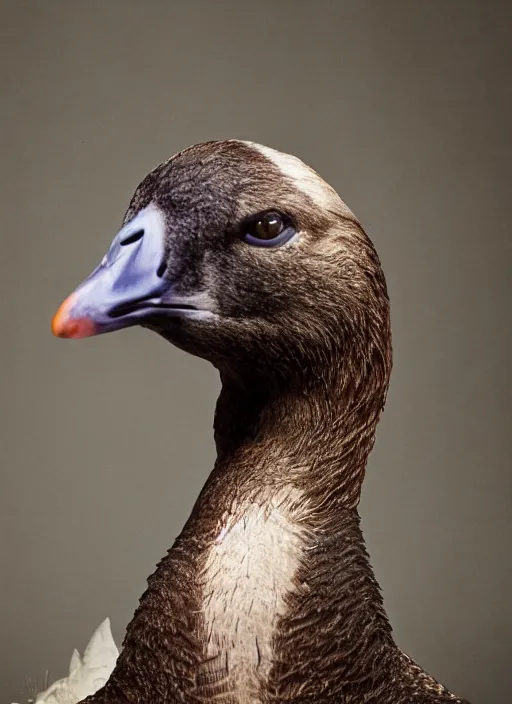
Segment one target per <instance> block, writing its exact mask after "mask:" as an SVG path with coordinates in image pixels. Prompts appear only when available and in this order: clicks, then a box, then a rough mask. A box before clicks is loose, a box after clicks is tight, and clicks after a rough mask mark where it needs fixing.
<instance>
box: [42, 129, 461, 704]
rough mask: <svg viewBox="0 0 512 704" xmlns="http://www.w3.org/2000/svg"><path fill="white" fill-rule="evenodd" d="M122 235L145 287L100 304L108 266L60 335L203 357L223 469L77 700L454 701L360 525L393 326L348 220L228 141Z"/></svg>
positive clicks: (69, 305) (139, 202)
mask: <svg viewBox="0 0 512 704" xmlns="http://www.w3.org/2000/svg"><path fill="white" fill-rule="evenodd" d="M265 213H277V216H274V215H273V216H272V217H274V218H275V217H277V218H278V220H277V221H278V223H281V224H282V232H281V235H279V237H280V238H281V239H279V237H278V239H277V240H275V242H277V244H276V246H271V245H272V242H274V240H272V238H270V240H267V241H266V242H265V241H263V242H258V241H255V239H256V240H257V236H256V238H255V237H253V236H252V235H250V236H248V233H249V234H250V232H253V234H254V232H256V233H261V232H263V234H264V236H263V240H265V237H266V235H265V232H264V231H263V230H261V228H260V226H259V225H257V226H255V225H254V223H255V222H256V223H261V222H262V219H261V218H264V217H265V215H264V214H265ZM258 218H260V220H258ZM273 222H274V224H273V225H272V227H274V226H275V222H276V221H275V219H274V221H273ZM133 223H135V224H133ZM267 224H268V222H267ZM130 228H131V229H130ZM251 228H253V229H252V230H251ZM254 228H255V229H254ZM283 228H284V229H283ZM121 232H122V233H124V234H122V237H121V240H120V241H119V242H121V246H124V245H126V247H130V246H134V247H139V246H140V247H141V249H140V252H142V254H140V257H142V258H143V259H144V267H145V268H144V267H142V265H139V264H137V266H138V267H139V268H138V269H137V271H139V270H140V271H143V274H141V276H143V278H144V277H148V281H151V286H153V288H151V291H150V287H149V284H148V294H147V296H146V298H144V296H142V297H141V296H140V292H139V294H138V295H137V296H135V295H134V296H133V298H132V299H131V298H130V295H131V294H130V288H129V286H128V287H126V286H124V288H122V295H121V294H119V291H118V290H117V289H115V287H111V289H110V288H109V289H108V290H109V292H110V291H111V290H112V291H114V290H116V291H117V293H116V294H115V295H116V296H117V297H118V298H119V296H120V295H121V300H120V302H119V300H118V299H117V298H116V306H115V307H112V305H111V304H110V303H109V305H110V308H109V307H108V306H107V305H106V304H105V305H104V300H103V299H102V297H101V296H103V295H104V294H103V292H104V291H105V290H106V288H105V287H107V288H108V286H110V283H108V286H107V284H106V283H105V277H106V276H107V274H108V275H110V274H109V272H108V271H106V270H105V271H104V270H103V269H102V268H101V267H100V272H99V274H97V273H96V274H95V275H94V276H93V278H92V280H89V281H88V282H86V284H84V286H83V287H81V288H79V289H77V291H76V292H75V294H73V297H72V298H71V299H69V300H68V301H67V302H66V303H65V304H63V307H62V308H61V310H60V311H59V313H58V315H57V316H56V319H55V321H54V332H55V333H56V334H58V335H61V336H64V337H81V336H84V335H86V334H94V333H96V332H107V331H109V330H113V329H116V328H118V327H125V326H126V325H133V324H141V325H144V326H145V327H148V328H150V329H152V330H155V331H157V332H158V333H159V334H160V335H162V336H163V337H165V338H166V339H167V340H169V341H170V342H172V343H173V344H175V345H177V346H178V347H180V348H182V349H184V350H186V351H188V352H190V353H192V354H195V355H199V356H201V357H203V358H205V359H207V360H209V361H210V362H211V363H213V364H214V365H215V367H216V368H217V369H218V370H219V372H220V375H221V380H222V391H221V394H220V397H219V400H218V404H217V409H216V414H215V424H214V425H215V440H216V445H217V450H218V458H217V461H216V464H215V467H214V469H213V471H212V474H211V475H210V477H209V479H208V481H207V483H206V485H205V487H204V489H203V491H202V492H201V495H200V496H199V498H198V500H197V502H196V504H195V506H194V508H193V511H192V514H191V516H190V518H189V520H188V521H187V524H186V525H185V527H184V529H183V531H182V533H181V535H180V536H179V537H178V539H177V540H176V542H175V544H174V545H173V547H172V548H171V549H170V551H169V553H168V554H167V556H166V557H165V558H163V559H162V561H161V562H160V564H159V565H158V567H157V569H156V572H155V573H154V574H153V575H152V576H151V577H150V578H149V581H148V588H147V590H146V592H145V593H144V594H143V596H142V597H141V600H140V605H139V608H138V610H137V612H136V613H135V616H134V618H133V620H132V622H131V623H130V625H129V626H128V630H127V633H126V638H125V641H124V644H123V650H122V652H121V655H120V657H119V659H118V662H117V665H116V668H115V670H114V672H113V674H112V676H111V678H110V680H109V682H108V683H107V684H106V686H105V687H104V688H102V689H101V690H100V691H99V692H97V693H96V694H95V695H93V696H92V697H90V698H89V700H88V701H89V702H91V704H92V703H93V702H94V703H97V704H107V703H108V704H113V703H114V702H140V703H143V702H147V703H148V704H149V703H150V702H151V703H154V702H162V703H163V702H166V703H167V702H169V703H170V702H198V701H212V700H214V699H215V700H216V701H219V702H237V703H238V702H239V703H240V704H242V703H246V702H254V703H256V702H261V703H263V702H265V703H269V704H270V703H271V702H276V703H277V702H294V703H296V704H298V703H299V702H306V701H307V702H315V704H320V703H321V702H322V703H323V702H333V701H335V702H340V703H343V704H344V703H347V704H348V703H349V702H350V703H351V704H352V703H355V702H357V703H359V702H375V703H377V702H378V704H387V703H389V704H403V703H405V702H418V703H424V704H427V703H432V704H434V703H436V704H441V702H461V700H460V699H459V698H457V697H456V696H455V695H453V694H451V693H450V692H448V691H447V690H446V689H445V688H444V687H443V686H442V685H440V684H438V683H437V682H436V681H435V680H434V679H433V678H432V677H430V676H429V675H427V674H426V673H424V672H423V671H422V670H421V669H420V668H419V667H418V666H417V665H416V664H414V663H413V662H412V661H411V660H410V659H409V658H408V657H407V656H406V655H404V654H403V653H402V652H401V650H400V649H399V648H398V647H397V646H396V645H395V643H394V641H393V637H392V632H391V627H390V625H389V622H388V619H387V617H386V614H385V611H384V608H383V603H382V599H381V595H380V591H379V587H378V584H377V582H376V580H375V577H374V575H373V572H372V569H371V567H370V564H369V561H368V555H367V553H366V549H365V546H364V541H363V537H362V534H361V530H360V527H359V516H358V513H357V505H358V502H359V498H360V491H361V484H362V481H363V478H364V472H365V467H366V462H367V458H368V454H369V452H370V451H371V449H372V446H373V443H374V439H375V430H376V426H377V423H378V420H379V417H380V414H381V411H382V409H383V406H384V403H385V399H386V393H387V387H388V382H389V376H390V372H391V332H390V321H389V301H388V296H387V292H386V284H385V279H384V275H383V273H382V269H381V265H380V262H379V259H378V256H377V254H376V252H375V249H374V247H373V245H372V243H371V242H370V240H369V238H368V237H367V235H366V234H365V232H364V230H363V228H362V227H361V225H360V223H359V222H358V221H357V219H356V218H355V216H354V215H353V214H352V212H351V211H350V210H349V208H348V207H347V206H346V205H345V204H344V203H343V201H342V200H341V199H340V198H339V196H338V195H337V194H336V193H335V191H334V190H333V189H332V188H331V187H330V186H328V185H327V184H326V183H325V182H324V181H323V180H322V179H321V178H320V177H319V176H318V174H316V173H315V172H314V171H313V170H312V169H310V168H309V167H307V166H306V165H304V164H303V163H302V162H301V161H300V160H298V159H296V158H295V157H292V156H289V155H284V154H281V153H280V152H277V151H275V150H272V149H269V148H267V147H262V146H260V145H256V144H253V143H250V142H241V141H238V140H227V141H219V142H209V143H204V144H198V145H195V146H193V147H190V148H188V149H186V150H184V151H183V152H181V153H180V154H178V155H176V156H175V157H173V158H172V159H170V160H169V161H167V162H164V163H163V164H162V165H161V166H159V167H157V168H156V169H155V170H154V171H153V172H152V173H151V174H149V175H148V176H147V177H146V178H145V179H144V181H143V182H142V183H141V185H140V186H139V187H138V189H137V191H136V193H135V195H134V197H133V198H132V201H131V203H130V206H129V208H128V211H127V214H126V216H125V220H124V230H122V231H121ZM283 232H284V234H285V235H286V237H284V236H283ZM127 233H128V234H127ZM141 233H142V234H141ZM123 237H124V240H123V239H122V238H123ZM142 238H145V239H142ZM251 238H252V239H251ZM119 242H118V243H117V244H116V245H115V246H116V247H117V249H115V250H114V253H113V254H110V253H109V257H110V261H112V262H113V267H114V268H115V267H120V271H121V270H122V273H121V274H119V276H120V277H122V276H125V270H126V267H127V266H128V264H126V265H125V264H123V263H122V261H121V260H120V259H119V257H121V256H125V254H124V252H122V253H121V254H119V252H121V250H120V247H119ZM141 242H142V244H141ZM269 245H270V246H269ZM143 247H146V249H143ZM127 251H128V250H127ZM137 251H139V250H137ZM152 251H155V252H161V260H160V259H159V260H157V259H156V258H155V261H154V268H151V267H150V269H151V270H150V271H149V270H148V269H147V261H148V259H147V258H148V256H149V254H148V252H149V253H151V252H152ZM111 252H112V250H111ZM133 252H134V254H133V261H134V262H135V261H136V257H137V256H139V255H138V254H137V252H136V250H135V249H134V250H133ZM126 256H127V257H128V255H126ZM130 256H131V255H130ZM159 256H160V255H159ZM155 257H156V255H155ZM119 261H121V264H119ZM123 261H124V260H123ZM126 261H128V259H126ZM130 261H131V260H130ZM106 262H107V263H106V265H105V266H106V267H107V269H108V267H109V266H110V264H109V258H108V257H107V260H106ZM130 266H132V265H131V264H130ZM151 266H153V265H152V264H151ZM114 268H113V269H112V271H114ZM157 269H158V272H159V273H158V276H159V280H160V282H161V283H158V281H157V278H155V276H156V275H155V272H156V271H157ZM116 271H117V270H116ZM148 271H149V273H148ZM130 275H131V276H132V274H130ZM116 276H117V274H116ZM94 277H100V279H99V280H100V284H98V286H99V288H98V287H97V288H94V287H95V286H96V283H95V282H96V279H95V278H94ZM102 277H103V278H102ZM129 280H130V281H132V280H133V276H132V278H131V279H129ZM91 281H92V283H91ZM123 281H124V279H123ZM138 283H139V282H138V280H137V285H138ZM98 290H99V291H100V294H101V295H100V294H98ZM105 295H106V294H105ZM109 295H110V293H109ZM123 296H124V298H123ZM151 296H152V298H151ZM135 299H136V300H135ZM102 306H103V307H102Z"/></svg>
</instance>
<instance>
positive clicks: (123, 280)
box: [52, 207, 180, 339]
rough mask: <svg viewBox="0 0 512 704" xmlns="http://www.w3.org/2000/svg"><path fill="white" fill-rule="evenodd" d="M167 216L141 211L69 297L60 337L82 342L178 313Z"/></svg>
mask: <svg viewBox="0 0 512 704" xmlns="http://www.w3.org/2000/svg"><path fill="white" fill-rule="evenodd" d="M164 229H165V228H164V218H163V216H162V214H161V213H160V211H158V210H157V209H156V208H154V207H148V208H145V209H144V210H142V211H141V212H140V213H139V214H138V215H137V216H136V217H135V218H134V219H133V220H131V221H130V222H129V223H128V224H127V225H125V227H123V228H122V229H121V230H120V232H118V234H117V235H116V236H115V238H114V240H113V242H112V245H111V246H110V249H109V251H108V252H107V254H106V255H105V256H104V257H103V260H102V261H101V264H100V265H99V266H97V267H96V269H94V271H93V272H92V273H91V274H90V275H89V276H88V277H87V278H86V279H85V281H83V282H82V283H81V284H80V285H79V286H78V287H77V288H76V289H75V291H74V292H73V293H72V294H71V295H70V296H68V298H66V300H65V301H64V303H62V305H61V306H60V308H59V309H58V311H57V313H56V314H55V315H54V317H53V320H52V332H53V334H54V335H55V336H57V337H65V338H73V339H78V338H83V337H90V336H91V335H98V334H101V333H105V332H110V331H113V330H119V329H121V328H125V327H129V326H131V325H137V324H140V323H142V322H143V321H144V319H146V318H148V317H150V316H154V315H155V314H157V315H158V314H164V315H174V316H176V315H179V311H180V309H179V308H178V307H177V306H176V305H173V295H172V287H171V283H170V282H169V281H168V280H167V279H165V278H163V273H164V270H165V245H164Z"/></svg>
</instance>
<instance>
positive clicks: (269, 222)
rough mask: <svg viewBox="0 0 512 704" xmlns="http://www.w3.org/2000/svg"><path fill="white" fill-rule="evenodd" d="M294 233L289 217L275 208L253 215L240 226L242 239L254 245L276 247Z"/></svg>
mask: <svg viewBox="0 0 512 704" xmlns="http://www.w3.org/2000/svg"><path fill="white" fill-rule="evenodd" d="M295 234H296V230H295V228H294V226H293V225H292V223H291V221H290V220H289V218H287V217H286V216H285V215H282V214H281V213H278V212H276V211H275V210H270V211H268V212H266V213H259V214H258V215H255V216H254V217H252V218H251V219H250V220H248V221H247V222H246V223H245V224H244V226H243V227H242V239H243V240H244V241H245V242H247V244H251V245H254V246H256V247H278V246H279V245H282V244H284V243H285V242H288V241H289V240H290V239H291V238H292V237H293V236H294V235H295Z"/></svg>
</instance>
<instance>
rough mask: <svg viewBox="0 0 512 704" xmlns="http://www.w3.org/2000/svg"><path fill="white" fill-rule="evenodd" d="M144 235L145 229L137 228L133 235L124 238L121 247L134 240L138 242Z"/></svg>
mask: <svg viewBox="0 0 512 704" xmlns="http://www.w3.org/2000/svg"><path fill="white" fill-rule="evenodd" d="M143 237H144V230H137V231H136V232H132V234H131V235H128V237H126V239H124V240H123V241H122V242H120V243H119V244H120V245H121V247H126V245H128V244H133V243H134V242H138V241H139V240H141V239H142V238H143Z"/></svg>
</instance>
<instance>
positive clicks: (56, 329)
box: [52, 294, 96, 340]
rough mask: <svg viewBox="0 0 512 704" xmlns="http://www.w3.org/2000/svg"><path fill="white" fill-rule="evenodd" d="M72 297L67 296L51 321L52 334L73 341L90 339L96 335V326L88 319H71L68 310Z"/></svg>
mask: <svg viewBox="0 0 512 704" xmlns="http://www.w3.org/2000/svg"><path fill="white" fill-rule="evenodd" d="M73 299H74V296H73V294H71V296H68V298H66V300H65V301H64V303H63V304H62V305H61V306H60V308H59V310H58V311H57V312H56V313H55V315H54V316H53V319H52V333H53V334H54V335H55V337H64V338H71V339H74V340H78V339H81V338H83V337H90V336H91V335H94V334H96V325H95V324H94V322H93V321H92V320H91V319H90V318H72V317H70V315H69V310H70V308H71V306H72V303H73Z"/></svg>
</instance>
